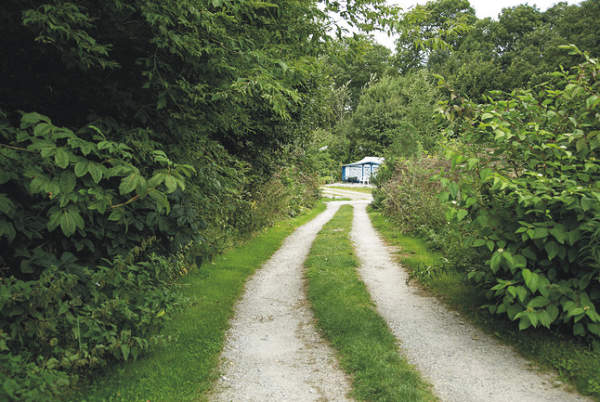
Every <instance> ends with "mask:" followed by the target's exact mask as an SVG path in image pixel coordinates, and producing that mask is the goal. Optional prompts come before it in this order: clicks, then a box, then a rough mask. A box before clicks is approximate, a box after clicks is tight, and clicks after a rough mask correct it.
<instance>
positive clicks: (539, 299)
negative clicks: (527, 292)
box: [527, 296, 550, 308]
mask: <svg viewBox="0 0 600 402" xmlns="http://www.w3.org/2000/svg"><path fill="white" fill-rule="evenodd" d="M549 303H550V300H548V298H546V297H544V296H536V297H534V298H533V299H531V300H530V301H529V303H527V307H531V308H541V307H546V306H547V305H548V304H549Z"/></svg>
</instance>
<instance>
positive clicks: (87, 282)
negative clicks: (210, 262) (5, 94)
mask: <svg viewBox="0 0 600 402" xmlns="http://www.w3.org/2000/svg"><path fill="white" fill-rule="evenodd" d="M0 138H1V141H2V142H1V144H0V250H1V252H0V311H1V313H0V339H1V343H0V354H1V357H0V359H1V360H2V361H3V362H5V363H6V364H3V365H2V369H0V376H1V377H2V381H0V382H2V384H3V387H2V388H1V389H0V396H2V397H3V398H10V399H25V400H36V399H45V398H47V397H48V395H47V394H48V393H50V394H55V393H57V392H58V391H59V389H60V388H61V386H66V385H68V384H69V383H70V382H72V381H74V379H75V378H76V377H75V375H76V373H78V372H81V371H83V370H84V369H89V368H92V367H96V366H99V365H104V364H106V362H107V361H108V360H111V359H118V360H128V359H129V358H136V357H137V356H138V355H139V353H140V352H141V351H143V350H146V349H147V348H148V346H149V341H150V339H151V336H150V334H151V333H152V331H153V330H155V329H156V328H157V327H158V326H159V324H160V322H161V321H162V319H161V318H160V317H161V316H162V315H164V314H165V311H168V310H169V309H171V308H172V307H173V306H174V302H175V299H174V296H173V294H172V293H171V292H170V291H169V290H168V287H167V286H165V285H166V284H167V283H168V282H169V281H172V280H173V279H174V278H175V277H177V276H178V275H179V272H177V271H176V268H177V267H178V265H177V264H174V263H172V262H169V261H166V259H165V258H164V257H160V256H158V255H156V254H155V253H149V252H147V251H146V249H147V248H148V247H149V246H150V245H152V247H153V249H154V250H156V251H157V252H159V251H161V250H162V251H163V253H167V252H169V250H170V247H169V244H170V243H172V242H173V241H175V239H176V236H175V235H176V232H175V230H174V228H175V227H177V228H178V230H181V231H183V232H185V231H186V230H187V231H188V232H190V233H191V232H193V231H194V230H195V229H194V227H193V226H187V227H186V225H185V222H183V221H182V219H181V214H177V213H171V212H174V210H175V207H174V206H172V205H173V202H172V201H174V200H176V198H174V196H175V195H176V193H181V192H182V191H183V190H184V189H185V179H186V178H188V177H190V176H191V175H192V174H193V173H194V169H193V168H192V167H191V166H189V165H183V164H176V163H173V162H172V161H170V160H169V159H168V157H167V155H166V154H165V153H164V152H163V151H161V150H159V149H156V150H153V151H152V155H153V159H152V161H151V162H147V163H146V166H144V167H143V168H138V167H137V166H136V165H135V164H134V163H132V162H133V159H134V157H133V153H134V152H135V151H134V150H133V149H131V148H130V147H129V146H127V145H125V144H123V143H117V142H113V141H108V140H106V139H105V137H104V135H103V134H102V132H101V131H100V129H98V128H97V127H95V126H93V125H88V126H87V127H85V128H84V129H82V130H81V132H80V133H77V134H76V133H74V132H73V131H71V130H69V129H67V128H64V127H57V126H55V125H53V124H52V122H51V121H50V119H48V118H47V117H46V116H43V115H40V114H37V113H29V114H24V115H23V117H22V119H21V123H20V126H19V127H14V126H12V125H11V123H10V121H8V120H7V119H6V118H2V119H1V120H0ZM145 173H148V176H146V175H145ZM169 197H171V200H170V199H169ZM23 367H29V368H27V369H26V370H25V375H23Z"/></svg>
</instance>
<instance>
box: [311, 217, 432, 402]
mask: <svg viewBox="0 0 600 402" xmlns="http://www.w3.org/2000/svg"><path fill="white" fill-rule="evenodd" d="M352 212H353V209H352V206H350V205H345V206H342V207H341V208H340V210H339V211H338V213H337V214H336V215H335V216H334V217H333V219H332V220H331V221H330V222H329V223H328V224H327V225H325V227H324V228H323V230H322V231H321V232H320V233H319V234H318V236H317V238H316V240H315V242H314V243H313V246H312V249H311V251H310V255H309V257H308V258H307V260H306V262H305V266H306V269H307V270H306V277H307V279H308V298H309V300H310V302H311V304H312V307H313V310H314V312H315V316H316V317H317V321H318V326H319V328H320V330H321V331H322V333H323V334H324V335H325V337H326V338H327V339H329V341H330V342H331V343H332V345H333V346H334V348H335V349H337V351H338V355H339V357H340V363H341V366H342V367H343V369H344V370H345V371H346V372H347V373H348V374H350V375H351V376H352V378H353V383H352V387H353V391H352V396H353V397H355V398H356V399H358V400H368V401H432V400H436V398H435V397H434V396H433V394H432V393H431V390H430V386H429V385H428V384H427V383H426V382H424V381H423V380H422V379H421V377H420V375H419V373H418V372H417V371H416V369H415V368H414V367H412V366H411V365H410V364H409V363H408V362H407V361H406V360H405V359H404V358H403V357H402V356H401V354H400V353H399V350H398V345H397V343H396V338H395V337H394V335H393V334H392V333H391V331H390V330H389V328H388V326H387V325H386V323H385V321H384V320H383V318H381V317H380V316H379V314H378V313H377V312H376V310H375V306H374V304H373V302H372V301H371V298H370V296H369V293H368V291H367V289H366V287H365V285H364V284H363V282H362V281H361V280H360V279H359V276H358V273H357V272H356V268H357V266H358V262H357V259H356V256H355V255H354V250H353V248H352V243H351V241H350V237H349V233H350V229H351V227H352Z"/></svg>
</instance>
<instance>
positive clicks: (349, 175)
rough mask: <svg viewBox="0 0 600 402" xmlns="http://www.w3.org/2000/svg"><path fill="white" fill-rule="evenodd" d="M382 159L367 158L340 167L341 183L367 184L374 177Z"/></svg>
mask: <svg viewBox="0 0 600 402" xmlns="http://www.w3.org/2000/svg"><path fill="white" fill-rule="evenodd" d="M383 160H384V159H383V158H376V157H374V156H368V157H366V158H364V159H361V160H359V161H358V162H354V163H349V164H347V165H343V166H342V181H349V182H355V183H365V184H366V183H369V182H370V181H371V177H375V175H376V174H377V170H378V169H379V166H381V164H382V163H383Z"/></svg>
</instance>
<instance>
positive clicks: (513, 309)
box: [506, 303, 523, 320]
mask: <svg viewBox="0 0 600 402" xmlns="http://www.w3.org/2000/svg"><path fill="white" fill-rule="evenodd" d="M521 311H523V307H521V305H520V304H519V303H513V304H511V305H510V306H508V307H506V314H508V318H510V319H511V320H515V319H516V316H517V314H518V313H520V312H521Z"/></svg>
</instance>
